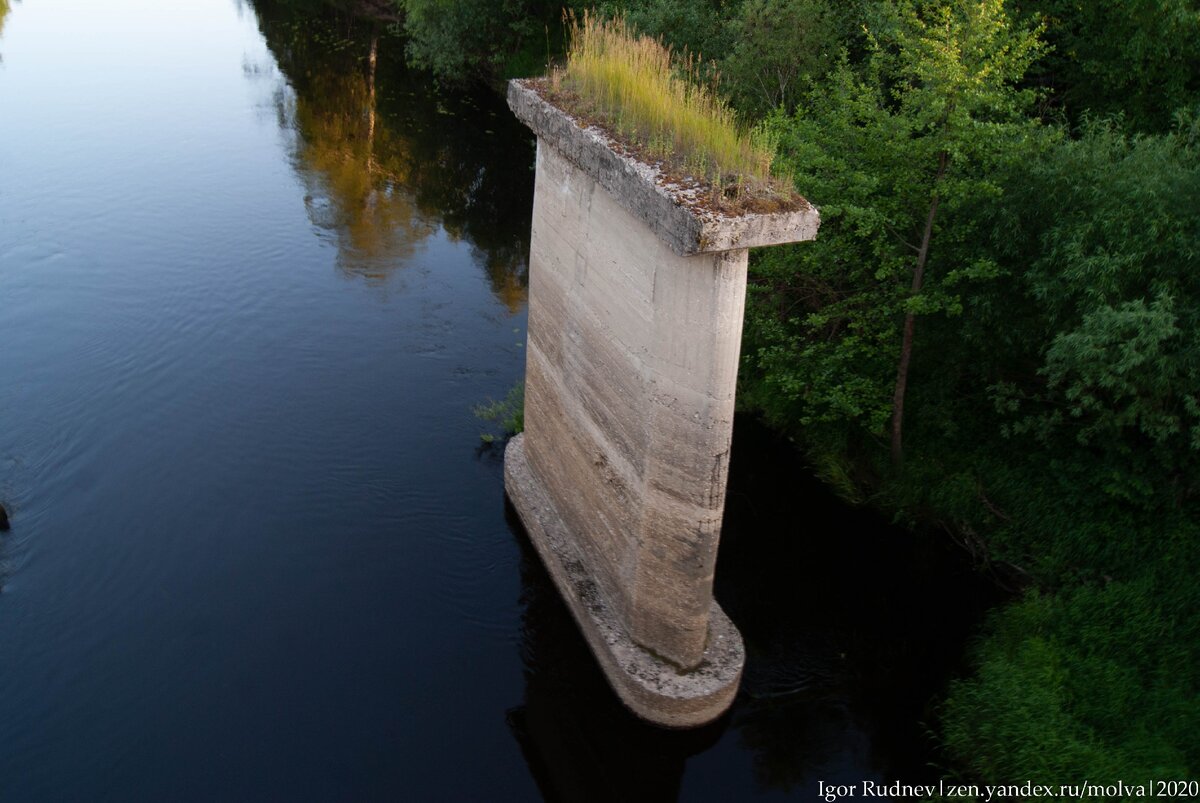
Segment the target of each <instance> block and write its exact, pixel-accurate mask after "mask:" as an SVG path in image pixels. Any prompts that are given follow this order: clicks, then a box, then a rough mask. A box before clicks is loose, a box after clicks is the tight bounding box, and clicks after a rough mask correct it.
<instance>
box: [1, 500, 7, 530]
mask: <svg viewBox="0 0 1200 803" xmlns="http://www.w3.org/2000/svg"><path fill="white" fill-rule="evenodd" d="M7 531H8V511H7V510H6V509H5V507H4V505H3V504H0V533H2V532H7Z"/></svg>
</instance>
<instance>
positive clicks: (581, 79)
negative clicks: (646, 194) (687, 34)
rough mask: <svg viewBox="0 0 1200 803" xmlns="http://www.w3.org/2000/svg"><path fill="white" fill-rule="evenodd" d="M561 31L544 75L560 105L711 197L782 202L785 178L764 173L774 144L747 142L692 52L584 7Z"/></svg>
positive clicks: (789, 191)
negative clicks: (554, 63) (565, 41)
mask: <svg viewBox="0 0 1200 803" xmlns="http://www.w3.org/2000/svg"><path fill="white" fill-rule="evenodd" d="M569 32H570V38H571V44H570V47H569V48H568V50H567V58H566V62H565V64H563V65H562V66H560V67H557V68H555V69H554V70H552V71H551V73H550V77H549V86H550V89H551V91H552V92H553V93H554V94H555V96H556V100H559V101H560V102H562V103H563V105H565V106H567V107H568V108H567V110H568V111H570V112H572V113H575V114H578V115H579V116H582V117H584V118H587V119H589V120H594V121H596V122H599V123H600V124H601V125H602V126H604V127H605V128H608V129H609V130H610V131H611V132H612V133H613V134H615V135H616V137H617V138H618V139H620V140H624V141H626V142H629V143H632V144H633V145H634V146H635V147H636V149H637V150H638V151H640V152H641V154H642V155H644V156H648V157H649V158H650V159H651V160H654V159H660V160H662V161H663V162H664V163H665V165H666V167H667V168H668V170H669V171H670V172H672V173H677V174H682V175H690V176H693V177H695V178H697V179H699V180H700V181H702V182H704V183H706V184H709V185H710V186H711V187H712V188H713V190H714V196H715V197H714V200H716V201H718V202H720V201H728V200H731V199H732V200H735V201H737V200H745V199H755V198H757V199H771V198H774V199H776V205H779V206H784V205H786V204H787V199H788V198H790V197H791V196H792V195H793V191H792V188H791V182H790V181H787V180H785V179H781V178H773V177H772V176H771V162H772V160H773V158H774V149H773V148H772V147H769V146H768V145H766V144H765V143H762V142H757V141H755V139H754V138H753V137H752V136H751V133H750V131H749V130H747V128H746V127H745V126H743V125H741V124H740V123H739V122H738V120H737V118H736V116H735V114H734V112H733V110H732V109H730V108H729V106H728V105H727V104H726V103H725V101H723V100H722V99H721V98H719V97H718V96H717V95H716V94H715V93H714V92H713V90H712V88H711V87H710V86H709V85H708V84H707V83H706V82H705V81H703V80H701V77H700V62H699V61H698V60H697V59H696V58H695V57H693V56H691V55H690V54H684V56H683V58H682V59H678V60H677V59H675V58H674V57H673V54H672V53H671V50H670V48H668V47H666V46H664V45H663V44H662V42H661V41H659V40H657V39H652V38H650V37H648V36H639V35H636V34H635V33H633V32H632V31H630V30H629V28H628V27H627V26H626V24H625V21H624V20H623V19H620V18H617V19H604V18H601V17H598V16H596V15H594V14H590V13H586V12H585V13H584V14H583V16H582V17H571V18H570V20H569ZM718 205H721V206H724V205H725V204H718ZM763 211H767V210H763Z"/></svg>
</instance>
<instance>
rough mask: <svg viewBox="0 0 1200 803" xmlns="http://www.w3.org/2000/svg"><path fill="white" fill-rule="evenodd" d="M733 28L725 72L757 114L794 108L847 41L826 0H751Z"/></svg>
mask: <svg viewBox="0 0 1200 803" xmlns="http://www.w3.org/2000/svg"><path fill="white" fill-rule="evenodd" d="M728 29H729V30H730V33H731V34H732V38H733V46H732V47H730V48H729V49H728V51H729V52H728V55H727V56H726V57H725V58H724V59H723V60H722V61H721V77H722V80H723V81H724V82H725V83H726V86H727V91H728V93H729V94H730V96H731V99H732V102H733V103H734V105H735V106H736V107H737V108H738V109H739V110H741V111H742V112H743V113H745V114H748V115H750V116H752V117H760V116H764V115H766V114H767V113H768V112H770V111H772V110H773V109H776V108H779V107H782V108H783V109H784V110H785V111H787V112H791V111H792V110H794V109H795V107H796V102H797V101H798V100H799V97H800V94H801V92H802V91H803V90H804V89H805V88H807V86H808V85H809V84H810V83H811V82H812V81H813V80H814V79H815V78H817V77H819V76H820V75H822V74H823V73H824V72H825V71H826V70H827V69H828V67H829V66H830V65H831V64H833V63H835V61H836V57H837V53H838V51H839V50H840V47H841V38H840V36H839V33H840V31H838V29H837V28H836V19H835V17H834V13H833V10H832V9H831V8H830V7H829V5H828V3H826V2H824V0H747V2H746V3H744V4H743V5H742V7H741V9H740V11H739V13H738V14H737V16H736V17H734V19H733V20H732V21H731V22H730V23H729V25H728Z"/></svg>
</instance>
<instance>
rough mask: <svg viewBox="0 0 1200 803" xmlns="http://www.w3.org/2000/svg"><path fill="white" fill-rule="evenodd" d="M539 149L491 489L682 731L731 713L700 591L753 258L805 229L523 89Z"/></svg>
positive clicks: (633, 678) (619, 659)
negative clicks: (518, 422) (708, 199)
mask: <svg viewBox="0 0 1200 803" xmlns="http://www.w3.org/2000/svg"><path fill="white" fill-rule="evenodd" d="M508 100H509V106H510V107H511V108H512V109H513V111H514V112H515V113H516V115H517V116H518V118H520V119H521V120H522V121H523V122H524V123H525V124H526V125H528V126H529V127H530V128H531V129H533V131H534V133H535V134H537V137H538V147H537V177H536V184H535V191H534V209H533V231H532V239H531V246H530V258H529V336H528V346H527V364H526V375H525V426H526V429H525V433H524V434H523V435H521V436H518V437H516V438H514V439H513V440H512V441H511V442H510V443H509V445H508V450H507V452H506V454H505V487H506V490H507V492H508V495H509V497H510V499H511V500H512V502H513V505H514V506H515V508H516V510H517V512H518V513H519V515H520V517H521V520H522V522H523V523H524V525H525V528H526V530H527V531H528V533H529V537H530V539H531V540H532V541H533V544H534V546H535V547H536V549H537V551H538V553H539V555H540V556H541V558H542V561H543V562H544V563H545V565H546V568H547V569H548V570H549V572H550V574H551V576H552V577H553V578H554V581H555V583H556V585H557V587H558V589H559V591H560V593H561V594H562V595H563V597H564V599H565V600H566V602H567V604H568V606H569V607H570V609H571V612H572V614H573V615H574V617H575V620H576V622H577V623H578V624H579V627H580V629H581V630H582V632H583V634H584V636H585V637H586V639H587V641H588V643H589V645H590V647H591V649H592V652H593V653H594V654H595V656H596V658H597V660H598V661H599V663H600V666H601V667H602V669H603V670H604V673H605V675H606V677H607V678H608V680H609V682H610V684H611V685H612V687H613V689H614V690H615V691H616V692H617V694H618V695H619V696H620V698H621V699H622V700H623V701H624V703H625V704H626V705H627V706H628V707H629V708H630V709H632V710H633V711H634V712H635V713H636V714H638V715H639V716H641V717H642V718H644V719H646V720H648V721H650V722H653V723H655V724H658V725H662V726H666V727H677V728H684V727H694V726H698V725H702V724H705V723H706V722H709V721H711V720H713V719H715V718H717V717H718V716H720V715H721V714H722V713H723V712H724V711H725V710H726V709H727V708H728V707H729V705H730V704H731V703H732V701H733V698H734V696H735V694H736V693H737V687H738V682H739V680H740V678H741V672H742V665H743V663H744V660H745V649H744V646H743V644H742V638H741V635H740V634H739V633H738V630H737V628H736V627H735V626H734V625H733V623H732V622H730V620H729V618H728V617H727V616H726V615H725V613H724V612H723V611H722V610H721V607H720V606H719V605H718V604H717V603H716V601H715V600H714V598H713V593H712V587H713V571H714V567H715V564H716V557H717V544H718V539H719V536H720V531H721V518H722V515H723V512H724V507H725V483H726V472H727V468H728V465H729V449H730V440H731V437H732V433H733V411H734V393H735V390H736V384H737V368H738V357H739V351H740V346H741V337H742V313H743V308H744V304H745V295H746V270H747V257H748V251H747V249H749V248H752V247H756V246H766V245H777V244H781V243H787V242H795V241H799V240H808V239H812V238H813V237H814V236H815V235H816V231H817V227H818V225H819V217H818V214H817V211H816V209H814V208H813V207H812V206H811V205H808V204H806V203H802V204H800V206H799V208H797V209H794V210H792V211H788V212H782V213H775V214H747V215H740V216H732V217H731V216H724V215H721V214H718V213H715V212H712V211H711V210H709V209H707V208H706V206H705V204H704V203H703V202H702V201H703V199H702V198H700V197H697V196H696V195H694V194H692V193H694V192H695V191H694V190H688V189H686V188H682V187H678V186H672V185H670V184H668V183H667V182H665V181H664V180H663V179H662V177H661V176H660V175H659V174H658V171H657V170H656V169H655V168H654V167H651V166H649V165H646V164H644V163H642V162H640V161H638V160H637V159H635V158H632V157H630V156H628V155H625V154H623V153H620V152H619V151H618V149H617V148H616V147H615V146H614V143H612V141H611V140H609V139H608V138H607V137H606V136H605V135H604V133H603V132H601V131H599V130H598V129H596V128H591V127H586V126H584V125H582V124H581V123H580V122H578V121H577V120H575V119H574V118H572V117H571V116H570V115H568V114H566V113H565V112H563V111H562V110H560V109H558V108H557V107H556V106H554V105H552V104H550V103H548V102H547V101H546V100H544V99H543V98H542V97H541V95H540V94H539V93H538V91H537V90H536V88H535V87H534V86H533V85H531V84H529V83H525V82H520V81H514V82H512V83H511V84H510V85H509V93H508Z"/></svg>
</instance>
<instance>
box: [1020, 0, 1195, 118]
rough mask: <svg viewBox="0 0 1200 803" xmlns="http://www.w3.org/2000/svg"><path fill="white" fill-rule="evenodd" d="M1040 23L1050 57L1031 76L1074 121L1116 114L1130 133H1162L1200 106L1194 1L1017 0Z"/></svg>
mask: <svg viewBox="0 0 1200 803" xmlns="http://www.w3.org/2000/svg"><path fill="white" fill-rule="evenodd" d="M1015 5H1016V7H1017V13H1018V14H1019V15H1020V16H1022V17H1026V18H1031V19H1039V20H1044V21H1045V24H1046V34H1045V36H1046V40H1047V42H1048V43H1049V44H1050V45H1051V49H1050V52H1049V53H1048V54H1047V55H1046V57H1045V58H1043V59H1042V60H1041V62H1040V63H1039V64H1038V65H1037V66H1036V67H1035V69H1034V71H1033V73H1032V74H1031V76H1030V77H1031V78H1032V79H1033V80H1035V81H1037V82H1038V83H1040V84H1041V85H1043V86H1045V87H1047V88H1049V89H1051V90H1053V95H1051V96H1049V97H1050V99H1051V101H1052V102H1053V103H1054V104H1055V105H1056V106H1059V107H1062V108H1065V109H1066V111H1067V112H1068V114H1069V115H1070V117H1071V119H1072V120H1074V121H1076V122H1078V121H1079V120H1081V119H1082V117H1083V116H1084V115H1085V114H1089V113H1090V114H1091V115H1092V116H1101V117H1113V116H1120V117H1122V118H1123V119H1124V121H1125V122H1126V124H1127V125H1128V126H1129V127H1130V128H1132V129H1133V130H1135V131H1153V132H1159V133H1165V132H1166V131H1168V130H1169V129H1170V126H1171V117H1172V114H1173V113H1174V112H1175V111H1177V110H1178V109H1181V108H1185V107H1188V106H1194V105H1195V104H1196V103H1197V102H1200V2H1197V0H1089V1H1088V2H1085V3H1081V2H1078V0H1016V2H1015Z"/></svg>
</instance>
